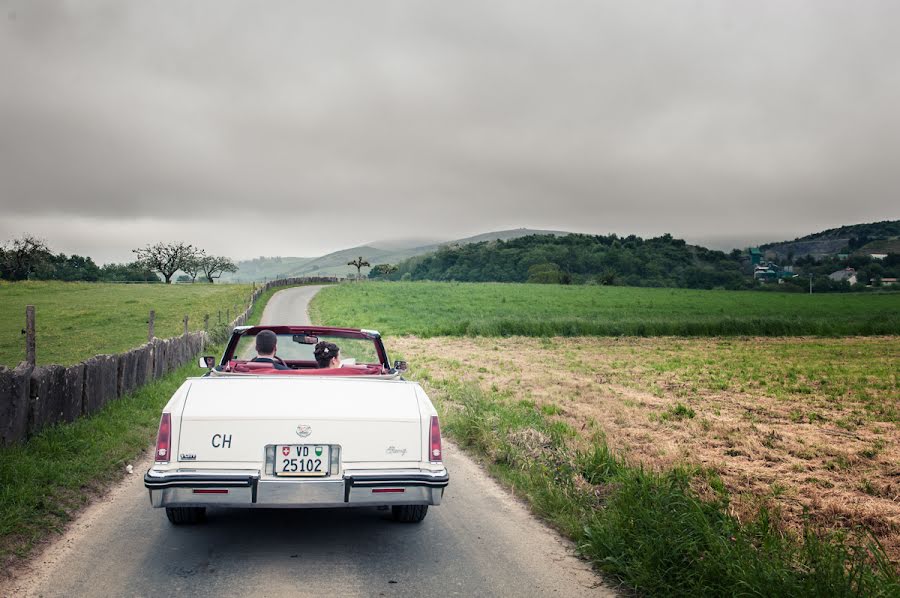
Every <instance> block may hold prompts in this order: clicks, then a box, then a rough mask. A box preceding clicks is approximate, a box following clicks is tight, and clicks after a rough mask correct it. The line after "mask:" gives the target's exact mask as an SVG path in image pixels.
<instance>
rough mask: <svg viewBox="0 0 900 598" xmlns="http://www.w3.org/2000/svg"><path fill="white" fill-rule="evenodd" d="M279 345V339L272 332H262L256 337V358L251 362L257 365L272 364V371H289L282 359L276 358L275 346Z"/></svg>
mask: <svg viewBox="0 0 900 598" xmlns="http://www.w3.org/2000/svg"><path fill="white" fill-rule="evenodd" d="M277 344H278V337H277V336H276V335H275V333H274V332H272V331H271V330H260V331H259V333H258V334H257V335H256V357H254V358H253V359H251V360H250V361H255V362H256V363H271V364H272V369H275V370H289V369H291V368H289V367H288V366H286V365H284V363H283V362H282V361H281V359H279V358H277V357H275V345H277Z"/></svg>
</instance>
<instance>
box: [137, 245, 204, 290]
mask: <svg viewBox="0 0 900 598" xmlns="http://www.w3.org/2000/svg"><path fill="white" fill-rule="evenodd" d="M132 252H133V253H134V254H135V255H136V256H137V259H138V261H139V262H141V263H142V264H144V265H145V266H146V267H147V268H148V269H149V270H152V271H154V272H159V273H160V274H162V277H163V278H164V279H165V281H166V284H172V275H173V274H175V272H177V271H178V270H181V269H182V268H183V267H184V265H185V263H186V262H188V261H190V260H191V259H193V258H194V256H195V255H196V253H197V250H196V249H194V246H193V245H188V244H186V243H157V244H155V245H147V246H146V247H143V248H141V249H132Z"/></svg>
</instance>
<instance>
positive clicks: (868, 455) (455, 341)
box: [388, 337, 900, 563]
mask: <svg viewBox="0 0 900 598" xmlns="http://www.w3.org/2000/svg"><path fill="white" fill-rule="evenodd" d="M388 344H389V347H390V348H391V349H392V351H393V353H394V354H398V355H395V356H402V357H403V358H405V359H408V360H409V361H410V362H411V365H412V367H413V371H412V374H413V376H414V377H417V378H419V379H420V380H422V381H423V382H424V383H425V384H426V386H427V385H428V382H429V380H441V379H448V378H456V379H463V380H471V381H475V382H478V383H480V384H481V385H482V386H483V387H484V388H485V389H486V390H494V391H498V392H500V393H501V394H506V395H507V396H510V397H512V398H516V399H530V400H533V401H534V402H535V403H537V404H538V405H540V406H541V407H542V408H543V409H544V411H545V413H554V414H555V415H554V417H558V418H561V419H563V420H565V421H566V422H568V423H569V424H571V425H572V426H573V427H574V428H575V429H576V430H581V431H583V440H582V441H583V442H587V438H589V436H590V434H591V433H592V430H593V429H596V428H597V427H599V428H600V429H602V430H603V431H604V432H605V434H606V436H607V439H608V442H609V444H610V446H611V447H613V448H615V449H616V450H617V451H618V452H620V453H621V454H623V455H625V456H627V457H628V459H629V460H631V461H634V462H643V463H644V464H646V465H648V466H651V467H654V468H666V467H670V466H673V465H676V464H688V465H699V466H702V467H704V468H707V469H709V470H712V471H714V472H716V473H718V474H719V476H720V477H721V478H722V480H723V481H724V483H725V485H726V487H727V488H728V490H729V491H730V493H731V495H732V508H733V510H734V514H735V515H737V516H738V517H745V516H747V515H749V514H750V513H755V512H756V511H757V510H758V509H759V507H760V506H761V505H767V506H769V507H771V508H773V509H774V510H775V511H776V513H778V514H779V515H780V517H781V520H782V521H783V522H784V525H785V526H787V527H791V528H796V527H798V526H799V524H800V523H801V521H802V518H803V516H804V512H808V513H809V517H810V519H811V521H813V522H814V523H815V524H817V525H820V526H824V527H827V528H850V527H853V526H856V525H859V524H865V525H866V526H867V527H869V528H870V529H871V530H873V531H874V533H875V535H876V536H877V537H878V539H879V540H880V541H881V542H882V544H883V545H884V546H885V548H886V550H887V551H888V553H889V555H890V557H891V559H892V560H893V561H894V562H895V563H898V562H900V391H898V388H900V386H898V372H900V337H881V338H871V337H870V338H844V339H821V338H815V339H814V338H783V339H772V338H746V339H677V338H648V339H641V338H623V339H604V338H553V339H534V338H446V337H440V338H430V339H420V338H416V337H404V338H392V339H390V340H389V343H388ZM699 490H701V492H702V491H703V490H704V489H703V488H700V489H699Z"/></svg>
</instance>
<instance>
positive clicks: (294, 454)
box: [275, 444, 331, 477]
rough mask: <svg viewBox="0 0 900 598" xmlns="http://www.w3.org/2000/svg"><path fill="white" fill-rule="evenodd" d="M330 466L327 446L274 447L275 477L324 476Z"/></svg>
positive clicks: (329, 453)
mask: <svg viewBox="0 0 900 598" xmlns="http://www.w3.org/2000/svg"><path fill="white" fill-rule="evenodd" d="M330 465H331V447H330V446H328V445H327V444H278V445H275V475H277V476H304V477H314V476H326V475H328V470H329V467H330Z"/></svg>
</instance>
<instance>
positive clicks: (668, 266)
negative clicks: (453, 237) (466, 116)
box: [387, 234, 748, 289]
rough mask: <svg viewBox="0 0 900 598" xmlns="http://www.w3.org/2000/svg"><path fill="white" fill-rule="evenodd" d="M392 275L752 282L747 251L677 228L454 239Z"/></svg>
mask: <svg viewBox="0 0 900 598" xmlns="http://www.w3.org/2000/svg"><path fill="white" fill-rule="evenodd" d="M387 278H389V279H392V280H398V279H405V280H410V279H411V280H426V279H427V280H458V281H467V282H487V281H496V282H538V283H574V284H583V283H591V282H593V283H597V284H616V285H627V286H644V287H684V288H717V287H718V288H728V289H738V288H745V287H746V286H747V285H748V280H747V277H746V276H745V275H744V274H743V273H742V270H741V261H740V252H732V253H731V254H725V253H723V252H721V251H713V250H709V249H706V248H704V247H697V246H693V245H688V244H686V243H685V242H684V241H683V240H681V239H675V238H673V237H672V236H671V235H663V236H661V237H656V238H653V239H642V238H640V237H636V236H634V235H631V236H628V237H618V236H616V235H609V236H602V235H597V236H594V235H576V234H571V235H565V236H554V235H530V236H526V237H520V238H518V239H512V240H509V241H490V242H482V243H472V244H468V245H462V246H447V247H442V248H440V249H439V250H437V251H436V252H434V253H431V254H428V255H425V256H418V257H414V258H411V259H408V260H406V261H403V262H401V263H400V264H398V267H397V270H396V272H393V273H391V274H390V275H388V276H387Z"/></svg>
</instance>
